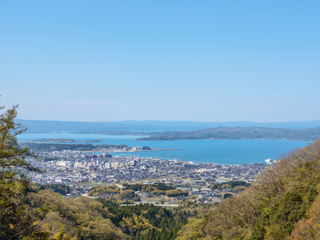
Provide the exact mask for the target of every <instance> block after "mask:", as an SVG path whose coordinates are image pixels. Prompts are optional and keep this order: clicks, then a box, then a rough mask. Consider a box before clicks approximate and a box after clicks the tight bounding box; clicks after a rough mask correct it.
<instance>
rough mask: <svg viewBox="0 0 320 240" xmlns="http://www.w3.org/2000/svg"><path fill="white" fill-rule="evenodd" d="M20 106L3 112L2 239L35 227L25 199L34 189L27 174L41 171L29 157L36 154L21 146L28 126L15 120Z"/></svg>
mask: <svg viewBox="0 0 320 240" xmlns="http://www.w3.org/2000/svg"><path fill="white" fill-rule="evenodd" d="M17 107H18V106H13V107H12V109H9V110H7V111H5V112H4V113H2V114H1V115H0V239H3V240H5V239H20V238H21V237H23V236H27V235H30V234H32V232H33V230H34V228H35V225H34V219H33V218H32V216H31V215H30V214H29V213H28V207H27V202H26V198H25V195H26V193H27V192H29V191H32V189H33V186H32V185H31V181H30V180H29V179H28V177H27V175H26V174H27V172H28V171H29V172H30V171H31V172H40V170H39V169H37V168H34V167H32V166H31V164H30V162H28V161H27V160H26V157H28V156H32V155H33V154H32V153H31V152H30V151H29V150H28V149H27V148H20V147H19V145H18V141H17V135H19V134H21V133H23V132H25V131H26V128H24V127H22V126H21V125H20V124H17V123H15V121H14V119H15V118H16V117H17V111H16V108H17ZM3 109H4V107H0V110H2V111H4V110H3Z"/></svg>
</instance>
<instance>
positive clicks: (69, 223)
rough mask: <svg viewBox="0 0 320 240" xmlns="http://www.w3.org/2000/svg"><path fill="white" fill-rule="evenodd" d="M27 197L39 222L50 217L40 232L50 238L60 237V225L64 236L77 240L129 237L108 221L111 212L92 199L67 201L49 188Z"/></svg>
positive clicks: (80, 198) (82, 198) (78, 198)
mask: <svg viewBox="0 0 320 240" xmlns="http://www.w3.org/2000/svg"><path fill="white" fill-rule="evenodd" d="M27 198H28V200H29V202H30V206H31V210H32V214H33V215H34V216H35V217H36V218H37V219H38V220H39V221H42V220H43V219H46V218H48V217H50V216H53V218H51V219H50V220H49V221H48V222H47V224H46V225H45V226H42V231H44V232H47V233H48V235H49V237H53V238H54V236H57V234H58V235H59V231H60V232H61V230H60V229H61V226H63V225H64V228H63V234H65V235H68V236H72V237H76V238H78V239H80V240H87V239H97V240H98V239H99V240H100V239H110V240H111V239H128V236H127V235H125V234H123V233H122V231H121V230H120V229H119V228H117V227H116V226H115V225H114V224H113V223H112V221H111V220H110V219H109V216H110V213H109V212H108V211H107V209H106V208H105V207H104V206H103V204H101V203H100V202H98V201H96V200H94V199H90V198H86V197H77V198H70V199H66V198H65V197H63V196H62V195H60V194H59V193H55V192H53V190H52V189H44V190H40V191H39V192H38V193H29V194H28V195H27ZM54 214H57V215H54ZM60 235H61V234H60Z"/></svg>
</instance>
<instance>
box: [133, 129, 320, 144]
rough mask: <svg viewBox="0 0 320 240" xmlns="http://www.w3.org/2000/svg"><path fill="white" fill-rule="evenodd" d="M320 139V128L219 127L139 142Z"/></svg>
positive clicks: (155, 135)
mask: <svg viewBox="0 0 320 240" xmlns="http://www.w3.org/2000/svg"><path fill="white" fill-rule="evenodd" d="M318 138H320V127H316V128H312V129H303V130H297V129H289V128H265V127H235V128H227V127H218V128H208V129H201V130H194V131H166V132H153V133H150V137H143V138H138V139H137V140H139V141H161V140H186V139H287V140H299V141H312V140H316V139H318Z"/></svg>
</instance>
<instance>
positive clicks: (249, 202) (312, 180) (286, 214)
mask: <svg viewBox="0 0 320 240" xmlns="http://www.w3.org/2000/svg"><path fill="white" fill-rule="evenodd" d="M319 224H320V140H317V141H315V142H313V143H312V144H309V145H308V146H306V147H304V148H302V149H301V150H295V151H292V152H290V153H289V154H288V155H287V156H286V157H285V158H283V159H282V160H281V161H280V162H279V163H278V164H277V165H275V166H273V167H269V168H267V169H266V170H264V172H262V173H261V175H260V176H259V177H258V178H257V180H256V181H255V182H254V184H253V185H252V186H251V187H250V188H248V189H247V190H245V191H243V192H242V193H240V194H239V195H238V196H236V197H234V198H231V199H228V200H226V201H223V202H221V203H220V204H219V205H218V206H217V207H216V208H214V209H212V211H211V212H210V213H208V214H207V215H205V217H204V218H199V219H196V218H193V219H191V220H189V222H188V224H187V225H185V226H183V227H182V229H181V231H180V232H179V234H178V237H177V239H178V240H188V239H190V240H191V239H228V240H240V239H242V240H245V239H247V240H262V239H270V240H271V239H290V240H298V239H319V236H320V225H319Z"/></svg>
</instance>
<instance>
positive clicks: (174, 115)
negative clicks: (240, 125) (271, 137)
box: [0, 0, 320, 122]
mask: <svg viewBox="0 0 320 240" xmlns="http://www.w3.org/2000/svg"><path fill="white" fill-rule="evenodd" d="M319 10H320V1H301V0H299V1H295V0H290V1H289V0H287V1H270V0H268V1H245V0H241V1H238V0H234V1H220V0H219V1H218V0H216V1H214V0H207V1H205V0H202V1H194V0H193V1H188V0H175V1H172V0H170V1H169V0H166V1H164V0H161V1H150V0H149V1H137V0H134V1H132V0H127V1H124V0H122V1H107V0H101V1H97V0H95V1H87V0H86V1H80V0H73V1H71V0H70V1H66V0H54V1H44V0H41V1H40V0H39V1H33V0H28V1H25V0H20V1H15V0H10V1H9V0H7V1H3V0H0V94H1V95H2V97H1V99H0V105H6V106H7V107H9V106H10V105H13V104H17V103H18V104H20V108H19V118H23V119H38V120H77V121H114V120H192V121H244V120H246V121H259V122H261V121H262V122H268V121H269V122H270V121H280V122H281V121H301V120H319V119H320V111H319V108H320V14H319Z"/></svg>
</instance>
